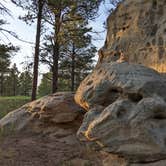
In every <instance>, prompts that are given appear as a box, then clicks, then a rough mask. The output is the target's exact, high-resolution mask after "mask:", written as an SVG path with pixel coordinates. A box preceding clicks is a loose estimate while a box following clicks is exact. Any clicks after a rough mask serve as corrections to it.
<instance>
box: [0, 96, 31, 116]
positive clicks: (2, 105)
mask: <svg viewBox="0 0 166 166" xmlns="http://www.w3.org/2000/svg"><path fill="white" fill-rule="evenodd" d="M29 101H30V98H29V97H26V96H12V97H0V118H2V117H3V116H5V115H6V114H7V113H8V112H10V111H12V110H15V109H17V108H19V107H21V106H22V105H24V104H26V103H27V102H29Z"/></svg>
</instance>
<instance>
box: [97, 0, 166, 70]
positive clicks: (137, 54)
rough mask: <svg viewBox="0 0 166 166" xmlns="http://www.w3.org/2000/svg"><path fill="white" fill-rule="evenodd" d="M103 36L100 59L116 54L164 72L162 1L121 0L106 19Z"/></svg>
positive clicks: (165, 35) (165, 34) (165, 7)
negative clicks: (120, 51) (105, 30)
mask: <svg viewBox="0 0 166 166" xmlns="http://www.w3.org/2000/svg"><path fill="white" fill-rule="evenodd" d="M107 27H108V29H107V37H106V41H105V45H104V47H103V48H102V49H101V50H100V51H99V54H100V58H99V61H100V62H108V61H110V60H117V59H118V58H119V54H118V51H119V50H122V51H123V53H124V55H125V56H126V57H127V58H126V59H128V60H129V62H134V63H141V64H144V65H146V66H149V67H152V68H154V69H156V70H158V71H159V72H166V48H165V46H166V45H165V43H166V1H165V0H149V1H148V0H134V1H133V0H125V1H124V2H123V3H121V4H120V5H119V6H118V8H117V9H116V10H115V11H114V12H113V13H112V14H111V15H110V16H109V17H108V19H107Z"/></svg>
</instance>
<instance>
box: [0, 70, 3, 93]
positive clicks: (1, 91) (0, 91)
mask: <svg viewBox="0 0 166 166" xmlns="http://www.w3.org/2000/svg"><path fill="white" fill-rule="evenodd" d="M0 96H3V73H1V90H0Z"/></svg>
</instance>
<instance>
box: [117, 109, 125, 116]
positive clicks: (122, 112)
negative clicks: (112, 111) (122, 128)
mask: <svg viewBox="0 0 166 166" xmlns="http://www.w3.org/2000/svg"><path fill="white" fill-rule="evenodd" d="M126 112H127V111H126V110H125V109H120V110H118V112H117V117H118V118H122V117H123V116H124V115H125V114H126Z"/></svg>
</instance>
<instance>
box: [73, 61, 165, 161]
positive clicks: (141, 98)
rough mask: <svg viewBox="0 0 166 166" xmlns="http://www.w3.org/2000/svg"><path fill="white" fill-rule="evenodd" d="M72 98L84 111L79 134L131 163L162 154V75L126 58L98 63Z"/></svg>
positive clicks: (155, 158)
mask: <svg viewBox="0 0 166 166" xmlns="http://www.w3.org/2000/svg"><path fill="white" fill-rule="evenodd" d="M75 100H76V102H77V103H78V104H80V105H81V106H82V107H84V108H85V109H86V110H87V111H88V112H87V113H86V115H85V117H84V120H83V123H82V125H81V127H80V129H79V130H78V137H79V139H80V140H82V141H87V142H92V143H93V144H92V145H91V146H92V147H93V146H94V148H96V147H97V148H98V149H100V150H102V151H106V152H108V153H113V154H118V155H119V156H123V157H124V158H125V159H126V160H127V161H129V162H130V163H140V162H153V161H157V160H163V159H165V158H166V143H165V138H166V79H165V78H164V77H162V76H161V75H160V74H159V73H157V72H156V71H154V70H153V69H150V68H147V67H144V66H142V65H136V64H129V63H128V62H123V63H118V62H110V63H106V62H105V63H101V64H98V65H97V67H96V68H95V69H94V71H93V72H92V74H90V75H89V76H88V77H87V78H86V79H85V80H84V81H83V82H82V83H81V85H80V87H79V88H78V90H77V93H76V95H75Z"/></svg>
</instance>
